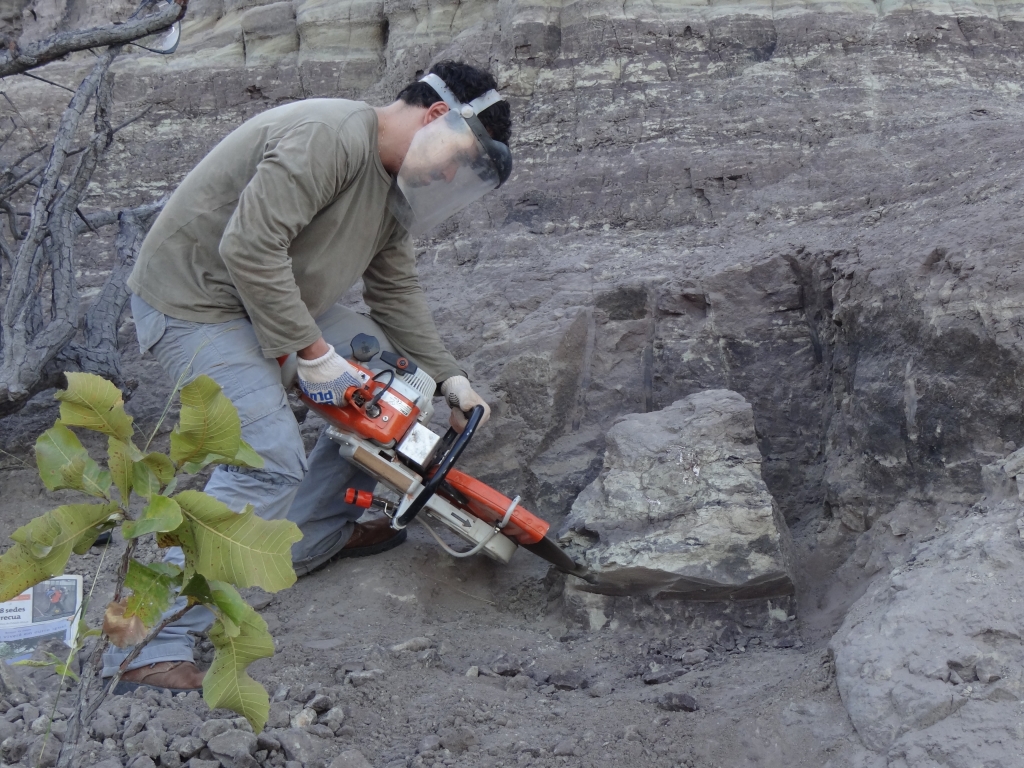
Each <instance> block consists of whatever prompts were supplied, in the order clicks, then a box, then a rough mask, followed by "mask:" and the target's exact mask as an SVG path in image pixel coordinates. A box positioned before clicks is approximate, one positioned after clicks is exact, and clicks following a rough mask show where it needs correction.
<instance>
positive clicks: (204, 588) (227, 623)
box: [180, 573, 252, 637]
mask: <svg viewBox="0 0 1024 768" xmlns="http://www.w3.org/2000/svg"><path fill="white" fill-rule="evenodd" d="M180 594H181V596H182V597H189V598H192V600H194V601H195V602H197V603H202V604H203V605H206V606H209V607H210V608H212V609H213V611H214V613H215V614H216V616H217V618H218V619H220V620H221V621H222V622H223V623H224V631H225V633H226V634H227V636H228V637H235V636H237V635H238V632H239V627H240V625H241V624H242V623H243V622H244V621H245V618H246V616H248V614H249V611H250V610H252V606H250V605H249V604H248V603H247V602H245V599H244V598H243V597H242V596H241V595H240V594H239V593H238V590H237V589H235V588H234V587H233V586H231V585H230V584H228V583H227V582H226V581H217V580H216V579H209V580H207V579H206V578H205V577H203V576H201V575H199V574H198V573H197V574H196V575H195V576H193V577H192V579H191V580H190V581H189V583H188V584H186V585H185V587H184V589H182V590H181V592H180Z"/></svg>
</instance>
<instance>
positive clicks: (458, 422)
mask: <svg viewBox="0 0 1024 768" xmlns="http://www.w3.org/2000/svg"><path fill="white" fill-rule="evenodd" d="M441 394H442V395H444V398H445V400H447V401H448V405H450V406H451V409H452V415H451V418H450V419H449V420H448V423H449V424H451V425H452V429H454V430H455V431H456V432H461V431H462V430H463V429H465V428H466V424H467V422H468V420H467V418H466V414H467V413H469V412H470V411H471V410H473V407H474V406H477V405H482V406H483V407H484V417H483V418H482V419H481V420H480V425H481V426H483V425H484V424H486V423H487V420H488V419H489V418H491V407H490V406H489V405H487V403H485V402H484V399H483V398H482V397H480V395H478V394H477V393H476V392H474V391H473V388H472V387H471V386H470V385H469V379H467V378H466V377H465V376H452V377H450V378H447V379H445V380H444V383H443V384H442V385H441Z"/></svg>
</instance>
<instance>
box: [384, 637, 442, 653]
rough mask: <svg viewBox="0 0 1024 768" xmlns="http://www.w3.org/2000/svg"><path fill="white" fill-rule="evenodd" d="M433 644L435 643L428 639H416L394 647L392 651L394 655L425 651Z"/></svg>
mask: <svg viewBox="0 0 1024 768" xmlns="http://www.w3.org/2000/svg"><path fill="white" fill-rule="evenodd" d="M433 644H434V643H433V642H432V641H431V640H430V638H428V637H414V638H411V639H409V640H406V641H405V642H404V643H398V644H397V645H392V646H391V651H392V653H402V652H403V651H425V650H427V648H430V647H431V646H432V645H433Z"/></svg>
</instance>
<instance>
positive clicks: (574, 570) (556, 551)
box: [519, 536, 597, 584]
mask: <svg viewBox="0 0 1024 768" xmlns="http://www.w3.org/2000/svg"><path fill="white" fill-rule="evenodd" d="M519 546H521V547H522V548H523V549H528V550H529V551H530V552H533V554H535V555H536V556H537V557H542V558H544V559H545V560H547V561H548V562H549V563H551V564H552V565H553V566H555V568H557V569H558V570H560V571H561V572H562V573H568V574H569V575H571V576H577V577H579V578H581V579H583V580H584V581H587V582H590V583H591V584H593V583H594V582H596V580H597V579H596V578H595V577H594V576H593V574H591V573H590V571H589V570H587V567H586V566H583V565H580V564H578V563H577V562H576V561H575V560H573V559H572V558H571V557H569V555H568V554H566V552H565V550H563V549H562V548H561V547H560V546H558V545H557V544H556V543H555V542H554V541H552V540H551V539H550V538H549V537H547V536H545V537H544V538H542V539H541V540H540V541H538V542H537V543H536V544H520V545H519Z"/></svg>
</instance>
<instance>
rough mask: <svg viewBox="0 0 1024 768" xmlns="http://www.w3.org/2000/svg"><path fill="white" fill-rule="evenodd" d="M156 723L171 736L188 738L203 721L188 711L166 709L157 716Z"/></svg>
mask: <svg viewBox="0 0 1024 768" xmlns="http://www.w3.org/2000/svg"><path fill="white" fill-rule="evenodd" d="M155 722H157V723H159V724H160V725H161V727H163V729H164V730H165V731H166V732H167V733H168V734H169V735H171V736H188V735H189V734H190V733H192V731H193V730H195V728H196V726H200V725H202V723H203V721H202V720H200V719H199V716H198V715H196V714H195V713H194V712H189V711H188V710H187V709H164V710H161V711H160V713H159V714H158V715H157V716H156V718H155Z"/></svg>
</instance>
